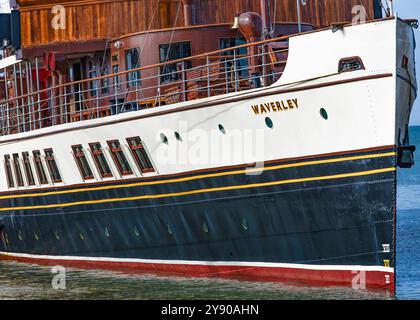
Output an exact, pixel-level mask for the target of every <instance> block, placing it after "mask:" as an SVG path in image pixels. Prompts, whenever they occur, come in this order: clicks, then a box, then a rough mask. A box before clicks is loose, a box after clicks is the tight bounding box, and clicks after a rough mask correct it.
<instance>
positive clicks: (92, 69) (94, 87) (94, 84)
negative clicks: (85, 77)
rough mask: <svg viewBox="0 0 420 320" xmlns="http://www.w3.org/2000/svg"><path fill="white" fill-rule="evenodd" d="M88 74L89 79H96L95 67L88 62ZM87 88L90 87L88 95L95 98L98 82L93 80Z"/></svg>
mask: <svg viewBox="0 0 420 320" xmlns="http://www.w3.org/2000/svg"><path fill="white" fill-rule="evenodd" d="M88 68H89V70H88V72H89V78H90V79H93V78H96V76H97V73H96V66H95V64H94V63H93V62H92V61H89V62H88ZM89 86H90V95H91V96H92V97H96V94H97V90H98V80H93V81H90V82H89Z"/></svg>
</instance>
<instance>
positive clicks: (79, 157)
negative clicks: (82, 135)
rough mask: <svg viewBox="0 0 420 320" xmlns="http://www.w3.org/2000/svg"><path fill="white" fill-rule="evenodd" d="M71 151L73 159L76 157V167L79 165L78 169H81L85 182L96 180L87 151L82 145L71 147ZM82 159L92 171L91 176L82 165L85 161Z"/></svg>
mask: <svg viewBox="0 0 420 320" xmlns="http://www.w3.org/2000/svg"><path fill="white" fill-rule="evenodd" d="M75 148H80V149H81V150H80V151H76V150H75ZM71 149H72V151H73V157H74V160H75V161H76V165H77V168H78V169H79V172H80V175H81V176H82V179H83V180H84V181H86V180H92V179H94V176H93V171H92V169H91V167H90V165H89V161H88V159H87V157H86V154H85V151H84V150H83V146H82V145H81V144H76V145H73V146H71ZM82 159H84V161H85V164H86V167H87V168H88V170H89V171H90V174H89V172H85V168H84V166H83V164H82V161H83V160H82Z"/></svg>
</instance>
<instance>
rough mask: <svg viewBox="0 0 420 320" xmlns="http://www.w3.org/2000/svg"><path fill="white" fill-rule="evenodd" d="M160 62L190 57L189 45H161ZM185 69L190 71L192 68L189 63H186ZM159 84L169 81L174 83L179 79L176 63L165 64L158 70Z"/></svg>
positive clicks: (187, 43) (184, 43) (179, 43)
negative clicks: (159, 75)
mask: <svg viewBox="0 0 420 320" xmlns="http://www.w3.org/2000/svg"><path fill="white" fill-rule="evenodd" d="M159 56H160V62H167V61H172V60H177V59H182V58H187V57H190V56H191V43H190V42H189V41H187V42H178V43H172V44H161V45H160V46H159ZM184 63H185V68H186V69H190V68H191V67H192V63H191V61H186V62H184ZM160 74H161V77H160V82H161V83H165V82H169V81H176V80H178V79H180V74H179V72H177V63H173V64H167V65H164V66H163V67H161V69H160Z"/></svg>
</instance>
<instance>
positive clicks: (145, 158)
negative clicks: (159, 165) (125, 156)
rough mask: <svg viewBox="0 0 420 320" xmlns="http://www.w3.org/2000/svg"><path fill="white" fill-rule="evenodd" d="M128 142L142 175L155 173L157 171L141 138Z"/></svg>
mask: <svg viewBox="0 0 420 320" xmlns="http://www.w3.org/2000/svg"><path fill="white" fill-rule="evenodd" d="M127 142H128V145H129V146H130V150H131V153H132V154H133V157H134V160H136V163H137V165H138V167H139V169H140V171H141V172H142V173H148V172H154V171H155V169H154V168H153V164H152V162H151V161H150V158H149V155H148V154H147V151H146V149H145V148H144V144H143V141H141V139H140V137H134V138H128V139H127Z"/></svg>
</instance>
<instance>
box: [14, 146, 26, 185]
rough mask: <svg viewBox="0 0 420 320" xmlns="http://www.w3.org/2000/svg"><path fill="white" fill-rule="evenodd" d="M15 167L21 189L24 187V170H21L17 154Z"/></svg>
mask: <svg viewBox="0 0 420 320" xmlns="http://www.w3.org/2000/svg"><path fill="white" fill-rule="evenodd" d="M13 166H14V168H15V175H16V183H17V185H18V186H19V187H23V186H24V184H23V175H22V170H21V169H20V162H19V155H18V154H17V153H15V154H13Z"/></svg>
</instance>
